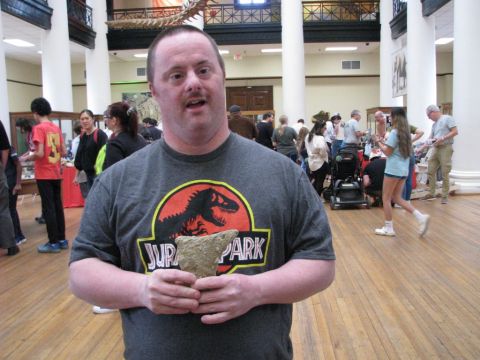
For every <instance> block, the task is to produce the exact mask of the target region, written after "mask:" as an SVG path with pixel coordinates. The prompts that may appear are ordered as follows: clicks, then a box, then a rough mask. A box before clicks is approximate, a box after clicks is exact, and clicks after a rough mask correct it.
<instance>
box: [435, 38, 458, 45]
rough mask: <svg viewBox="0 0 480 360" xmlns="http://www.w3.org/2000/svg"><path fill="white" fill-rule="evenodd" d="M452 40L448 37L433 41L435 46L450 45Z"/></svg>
mask: <svg viewBox="0 0 480 360" xmlns="http://www.w3.org/2000/svg"><path fill="white" fill-rule="evenodd" d="M453 40H454V39H453V38H450V37H445V38H440V39H437V40H436V41H435V45H445V44H450V43H451V42H452V41H453Z"/></svg>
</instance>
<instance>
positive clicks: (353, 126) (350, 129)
mask: <svg viewBox="0 0 480 360" xmlns="http://www.w3.org/2000/svg"><path fill="white" fill-rule="evenodd" d="M361 119H362V115H361V113H360V111H358V110H352V113H351V119H350V120H348V122H347V124H346V125H345V140H344V144H343V147H355V148H356V147H358V145H359V144H360V140H361V138H362V136H365V135H366V134H367V132H366V131H361V130H360V129H359V122H360V120H361Z"/></svg>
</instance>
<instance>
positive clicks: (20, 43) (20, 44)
mask: <svg viewBox="0 0 480 360" xmlns="http://www.w3.org/2000/svg"><path fill="white" fill-rule="evenodd" d="M3 41H4V42H6V43H7V44H10V45H13V46H16V47H32V46H35V45H33V44H32V43H29V42H27V41H24V40H20V39H3Z"/></svg>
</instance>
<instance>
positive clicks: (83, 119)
mask: <svg viewBox="0 0 480 360" xmlns="http://www.w3.org/2000/svg"><path fill="white" fill-rule="evenodd" d="M80 124H81V125H82V135H80V144H79V145H78V150H77V154H76V156H75V168H76V169H77V176H75V180H74V183H75V184H79V185H80V190H81V192H82V196H83V198H84V199H86V198H87V196H88V193H89V192H90V189H91V188H92V185H93V181H94V180H95V176H96V173H95V161H96V160H97V155H98V152H99V151H100V149H101V148H102V146H103V145H105V144H106V142H107V140H108V139H107V134H105V133H104V132H103V131H102V130H100V129H97V128H96V127H95V118H94V115H93V112H92V111H91V110H88V109H84V110H82V111H81V112H80ZM82 171H83V173H85V175H86V179H82V180H86V181H82V180H81V175H82V174H81V172H82Z"/></svg>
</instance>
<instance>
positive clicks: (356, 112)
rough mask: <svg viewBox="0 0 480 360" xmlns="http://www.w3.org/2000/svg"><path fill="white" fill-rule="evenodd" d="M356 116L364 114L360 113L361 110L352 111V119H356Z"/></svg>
mask: <svg viewBox="0 0 480 360" xmlns="http://www.w3.org/2000/svg"><path fill="white" fill-rule="evenodd" d="M355 115H360V116H361V115H362V113H361V112H360V110H352V113H351V114H350V117H352V118H353V117H354V116H355Z"/></svg>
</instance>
